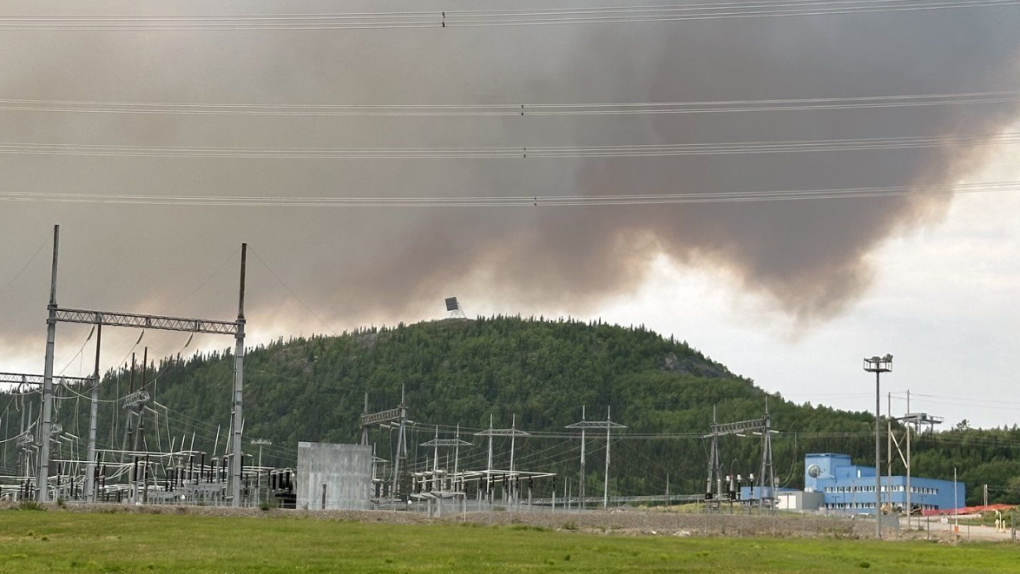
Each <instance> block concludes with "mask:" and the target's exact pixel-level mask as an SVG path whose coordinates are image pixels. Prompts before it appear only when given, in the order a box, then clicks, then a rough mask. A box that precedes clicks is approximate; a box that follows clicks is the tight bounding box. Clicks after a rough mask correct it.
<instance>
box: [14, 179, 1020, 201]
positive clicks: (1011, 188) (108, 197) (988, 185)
mask: <svg viewBox="0 0 1020 574" xmlns="http://www.w3.org/2000/svg"><path fill="white" fill-rule="evenodd" d="M1016 191H1020V181H1002V182H982V183H970V184H957V185H955V186H945V187H938V188H926V189H924V190H918V189H915V188H914V187H912V186H889V187H859V188H843V189H839V188H826V189H813V190H785V191H748V192H702V193H675V194H646V195H591V196H566V195H564V196H557V195H543V196H539V195H535V196H508V197H492V196H464V197H327V196H323V197H269V196H266V197H257V196H247V197H242V196H223V195H220V196H156V195H120V194H74V193H36V192H10V191H0V201H22V202H42V203H72V204H74V203H84V204H110V205H152V206H166V205H178V206H179V205H185V206H200V207H216V206H219V207H303V208H312V207H314V208H322V207H333V208H356V207H373V208H450V207H490V208H505V207H519V208H520V207H584V206H625V205H669V204H720V203H751V202H775V201H800V200H822V199H872V198H894V197H908V196H919V197H921V196H923V197H927V196H932V195H964V194H974V193H1004V192H1016Z"/></svg>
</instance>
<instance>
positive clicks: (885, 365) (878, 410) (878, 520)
mask: <svg viewBox="0 0 1020 574" xmlns="http://www.w3.org/2000/svg"><path fill="white" fill-rule="evenodd" d="M864 370H865V371H867V372H869V373H875V538H878V539H881V538H882V515H881V512H882V467H881V465H882V442H881V435H882V429H881V426H879V421H880V420H881V418H882V395H881V389H880V387H881V380H880V377H881V376H882V373H889V372H892V355H886V356H884V357H878V356H875V357H871V358H870V359H867V358H866V359H864Z"/></svg>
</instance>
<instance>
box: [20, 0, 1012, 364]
mask: <svg viewBox="0 0 1020 574" xmlns="http://www.w3.org/2000/svg"><path fill="white" fill-rule="evenodd" d="M157 4H160V6H157ZM161 4H162V3H154V4H152V5H151V6H150V7H149V9H150V10H151V11H152V12H160V11H165V9H164V7H163V6H162V5H161ZM440 4H443V5H449V4H448V3H440ZM471 4H472V5H475V6H477V4H476V3H471ZM578 4H584V5H590V2H584V3H581V2H578ZM135 5H136V4H134V3H131V4H114V3H106V4H105V6H106V7H107V12H110V11H111V10H112V8H109V7H111V6H118V8H119V9H120V10H132V6H135ZM262 5H263V6H265V10H264V11H265V12H281V11H283V12H296V11H300V10H299V8H298V7H297V5H295V4H293V3H290V2H288V3H280V4H272V3H264V4H262ZM303 5H305V6H307V8H306V10H307V11H309V12H314V11H322V12H329V11H336V10H340V9H341V8H338V7H337V5H336V4H335V3H334V2H318V3H316V2H308V3H303ZM437 5H438V4H437ZM493 5H494V6H498V5H499V4H498V3H493ZM558 5H559V4H558ZM25 6H28V4H25ZM25 6H21V8H22V9H27V8H25ZM237 6H243V7H249V8H243V7H242V8H238V9H242V10H245V9H247V10H250V6H251V4H250V3H248V2H245V3H239V4H237ZM430 6H431V4H430ZM365 7H371V8H372V9H394V10H395V9H406V4H404V3H401V2H387V3H385V4H384V5H380V4H379V3H370V4H360V3H344V4H343V6H342V9H343V10H350V11H357V10H359V9H362V8H365ZM416 7H417V5H416ZM426 7H427V6H426ZM54 9H56V8H54ZM97 9H98V8H97ZM175 9H176V10H180V11H181V12H191V13H198V12H209V10H210V9H209V8H208V7H206V6H204V5H203V4H202V3H198V4H193V5H189V6H178V5H175ZM81 10H83V8H81V7H80V6H78V5H77V4H75V3H69V2H68V3H67V10H65V12H68V11H70V12H80V11H81ZM1018 15H1020V12H1018V11H1017V10H1015V9H1011V8H1002V9H990V10H969V11H968V10H963V11H961V10H955V11H954V10H947V11H936V12H932V13H904V14H891V13H886V14H877V15H863V16H836V17H826V18H789V19H775V20H767V19H764V20H751V21H724V22H688V23H674V24H670V23H665V24H650V25H644V24H639V25H632V24H627V25H624V24H618V25H612V26H580V27H555V26H553V27H536V28H512V29H495V30H492V29H479V30H410V31H407V30H403V31H402V30H397V31H363V32H351V31H346V32H344V31H332V32H321V33H319V32H279V33H272V32H260V33H219V34H199V33H160V34H146V33H137V34H130V33H122V34H105V35H104V34H75V33H59V34H25V33H19V34H2V35H0V52H3V53H5V54H7V55H8V56H7V57H6V58H5V61H6V62H7V63H5V65H4V66H3V68H0V97H6V98H42V99H79V100H84V99H94V100H138V101H184V102H287V103H322V102H327V103H505V102H515V103H516V102H533V103H555V102H564V103H570V102H628V101H630V102H635V101H652V102H654V101H664V100H665V101H678V100H732V99H760V98H790V97H833V96H835V97H848V96H869V95H890V94H913V93H918V94H923V93H948V92H960V91H982V90H993V89H1011V88H1015V87H1017V86H1016V83H1015V78H1016V77H1017V75H1016V74H1017V71H1018V67H1017V56H1018V46H1020V40H1018V39H1017V38H1018V37H1017V35H1016V33H1015V30H1016V29H1017V25H1018V24H1020V17H1018ZM1017 115H1018V109H1017V107H1016V106H1012V105H998V106H971V107H931V108H919V109H908V108H897V109H891V110H857V111H831V112H819V111H805V112H769V113H744V114H714V115H709V116H675V117H673V116H667V117H623V118H620V117H616V118H580V119H578V118H573V119H571V118H544V119H538V118H523V119H521V118H505V119H442V120H436V119H370V120H365V119H314V118H311V119H309V118H271V117H266V118H236V117H233V118H231V117H186V116H169V117H159V116H155V117H143V116H100V115H71V114H64V115H61V114H30V113H10V112H0V133H2V134H3V136H2V137H0V139H2V140H4V141H8V142H25V141H36V142H47V143H54V142H57V143H60V142H67V143H113V144H126V145H142V144H160V145H180V146H198V145H208V146H271V147H291V146H292V147H300V146H308V147H313V146H334V147H343V146H350V147H362V146H383V147H389V146H393V147H396V146H458V147H461V146H471V145H478V146H493V145H501V146H505V145H521V146H524V145H561V146H562V145H585V146H588V145H615V144H646V143H684V142H710V141H718V142H729V141H761V140H794V139H832V138H855V137H891V136H930V135H951V134H957V133H976V132H994V131H997V130H1001V129H1003V128H1004V127H1006V126H1007V125H1009V124H1010V123H1012V122H1013V121H1015V120H1016V118H1017ZM981 157H982V150H980V149H935V150H906V151H882V152H871V151H869V152H835V153H813V154H790V155H783V154H777V155H771V156H753V155H746V156H717V157H687V158H644V159H633V158H631V159H603V160H577V161H573V160H540V159H528V160H453V161H366V162H345V161H337V160H325V161H323V160H317V161H281V160H213V159H191V160H187V159H137V158H134V159H132V158H115V159H95V158H71V157H11V156H0V174H2V179H0V182H2V184H0V188H3V189H5V190H12V191H40V192H42V191H72V192H83V193H86V192H91V193H95V192H107V191H109V192H117V193H128V192H131V193H150V194H168V195H169V194H224V193H229V194H237V195H274V196H276V195H294V196H297V195H300V196H308V195H359V196H363V195H386V196H390V195H412V196H433V195H443V196H447V195H482V194H484V195H493V196H497V195H548V194H571V195H578V194H586V195H598V194H625V193H635V194H636V193H642V194H647V193H656V192H661V193H677V192H685V191H690V192H702V191H753V190H773V189H814V188H840V187H860V186H871V185H882V186H885V185H912V186H914V187H915V188H916V189H917V190H918V192H919V193H918V195H917V196H915V197H911V198H896V199H882V200H867V201H859V200H856V201H855V200H848V201H844V200H839V201H835V200H827V201H804V202H786V203H769V204H764V203H755V204H736V205H701V206H691V205H680V206H665V207H663V206H658V207H620V208H607V207H586V208H577V209H568V208H548V209H545V208H543V209H521V210H507V211H485V210H470V209H459V210H438V209H435V210H430V209H421V210H405V211H399V210H391V211H385V210H377V209H369V210H363V211H341V210H334V211H329V210H319V211H301V210H286V211H278V212H271V211H268V210H264V209H254V208H253V209H237V210H233V209H227V208H222V209H211V210H205V211H200V210H198V209H197V208H186V207H174V208H155V207H149V208H146V207H109V206H106V207H104V206H78V207H69V206H53V205H44V204H22V205H15V204H0V241H2V242H3V245H4V248H3V250H2V252H0V269H2V270H4V271H3V273H0V281H2V280H4V279H5V278H6V277H9V276H10V274H11V273H13V270H14V269H16V268H17V267H18V266H19V264H20V263H21V262H23V261H24V260H25V258H26V257H27V256H28V255H30V254H31V252H32V251H33V250H34V248H35V247H36V246H37V245H38V242H39V241H40V240H41V239H42V236H43V235H44V234H45V232H46V230H47V227H48V226H49V225H51V224H52V223H53V222H61V223H62V224H63V225H64V234H65V246H64V251H63V265H62V270H61V274H62V278H63V279H62V283H61V294H62V296H61V303H62V304H66V305H82V306H88V307H97V308H112V309H143V310H147V311H153V312H158V311H163V310H164V308H165V307H166V306H169V305H172V304H173V303H174V302H175V301H176V300H178V299H179V298H180V297H181V296H183V295H184V294H187V293H188V292H190V291H191V290H192V289H194V287H196V286H197V285H198V284H199V283H201V281H202V280H203V279H204V278H205V277H206V276H207V275H208V274H209V273H211V272H212V271H213V270H215V269H216V267H217V266H218V265H219V264H220V263H221V262H222V261H223V260H224V259H225V258H226V257H227V256H228V255H229V254H230V253H231V252H232V251H233V250H234V249H235V248H236V245H237V244H238V243H240V241H242V240H247V241H249V242H250V243H251V244H252V246H253V247H254V248H255V249H256V251H257V252H258V253H259V254H260V255H261V256H262V257H263V258H264V259H265V260H266V261H267V262H269V263H270V265H271V266H272V267H273V270H274V271H275V272H276V273H277V274H278V275H280V276H281V277H283V278H285V280H286V281H287V282H288V283H289V284H290V286H291V287H292V288H294V289H295V290H296V291H297V292H298V293H299V294H300V295H301V296H302V298H304V299H305V300H306V301H308V302H309V303H310V304H311V305H312V306H313V307H314V308H315V310H316V312H317V314H319V315H320V316H321V317H323V319H325V321H326V322H328V323H330V324H331V325H333V326H334V327H335V328H342V327H347V326H352V325H355V324H357V323H358V322H360V321H395V320H401V319H409V318H416V317H420V316H422V315H433V313H431V312H430V311H429V310H431V309H433V308H435V306H436V305H437V304H438V301H439V299H441V297H443V296H446V295H448V294H452V293H469V294H472V295H473V296H474V297H476V298H480V297H485V298H487V299H489V300H491V301H497V302H498V303H499V306H502V307H504V308H506V309H507V310H512V309H522V310H525V311H531V310H541V309H544V308H556V309H563V308H566V309H570V310H577V311H583V310H590V309H593V308H595V306H596V305H597V304H598V302H599V301H600V300H601V299H602V298H604V297H606V296H609V295H613V294H619V293H626V292H628V291H629V290H631V289H633V288H634V287H635V286H636V285H637V284H638V283H639V282H640V281H641V279H642V277H643V273H644V272H645V270H646V269H647V263H648V262H649V261H650V260H652V259H653V258H654V257H655V256H656V255H658V254H660V253H665V254H667V255H668V256H669V257H671V258H673V259H674V260H676V261H680V262H686V263H690V264H693V265H699V266H712V267H715V268H720V269H724V270H726V271H727V272H729V274H730V276H732V277H733V278H734V280H735V281H737V282H738V283H739V286H740V287H741V288H742V289H745V290H747V291H750V292H754V293H760V294H764V295H765V296H767V297H768V298H770V299H771V300H772V301H774V303H775V305H776V306H777V308H779V309H781V310H783V311H784V312H785V313H787V314H788V315H790V316H791V317H793V318H794V319H795V320H797V321H798V322H800V323H801V324H805V325H806V324H810V323H811V322H812V321H817V320H824V319H825V318H828V317H831V316H833V315H835V314H837V313H839V312H840V311H842V310H843V309H845V308H846V306H847V305H848V304H850V303H852V302H853V301H854V300H855V298H856V297H857V296H859V294H860V293H861V292H862V290H863V289H865V288H867V286H868V284H869V281H870V279H871V278H872V276H873V275H874V273H875V272H876V270H875V269H873V268H872V267H871V266H870V264H869V263H868V259H867V256H868V254H869V253H870V252H871V251H872V250H873V249H874V248H875V247H876V246H877V245H879V244H881V242H882V241H883V240H884V239H886V238H888V237H889V236H890V235H891V234H893V233H895V232H896V231H897V230H900V229H903V228H908V227H910V226H912V225H916V224H918V223H919V222H924V221H932V220H937V218H938V217H939V214H940V213H941V212H942V210H944V209H945V207H946V206H947V204H948V202H949V201H950V199H949V198H947V197H945V196H942V195H935V194H931V193H926V192H925V190H926V189H930V188H932V187H937V186H941V185H945V184H948V183H952V182H954V181H955V180H956V179H958V178H959V177H961V176H963V175H965V174H966V173H967V172H968V171H969V170H970V169H972V168H973V166H975V165H979V164H980V160H981ZM43 259H45V257H43ZM44 267H45V264H44V263H42V264H40V263H39V262H37V264H36V265H35V266H34V267H32V268H31V270H30V272H29V273H28V275H27V276H26V278H24V279H23V280H19V282H18V283H16V284H15V285H14V286H12V288H11V289H10V290H9V291H8V292H6V293H4V294H3V295H0V298H2V301H0V342H3V341H6V344H7V345H8V349H10V348H11V346H12V345H14V344H15V341H18V342H19V343H18V344H20V342H23V341H24V337H26V336H31V337H32V339H31V341H32V342H31V343H30V344H31V345H38V348H39V349H40V350H41V343H40V342H39V340H38V338H39V335H41V331H42V329H41V326H42V322H43V317H44V315H43V310H44V307H45V281H46V278H45V274H46V271H45V269H44ZM251 267H252V289H251V295H250V306H251V309H252V311H251V315H253V317H255V319H253V323H257V321H258V318H262V319H263V321H262V324H263V325H272V327H271V328H274V329H276V328H278V329H279V330H281V331H282V330H285V329H291V330H295V331H303V332H305V333H308V332H310V331H323V330H325V328H323V327H322V325H321V323H319V321H318V320H315V319H313V318H311V317H309V316H308V314H307V313H305V312H304V311H303V310H302V309H300V308H299V307H295V306H294V305H293V303H290V304H286V303H285V300H286V299H287V298H288V296H287V294H286V292H285V291H284V290H282V289H281V288H280V287H279V285H278V284H276V282H275V280H274V279H273V278H272V276H270V275H269V274H268V273H266V272H265V271H264V270H263V269H261V268H260V267H259V265H258V264H257V263H253V264H252V266H251ZM877 271H880V270H877ZM233 273H234V267H233V265H231V266H230V267H229V268H228V270H226V271H224V272H223V274H222V275H220V276H218V277H217V278H216V280H214V281H212V282H210V284H209V286H208V287H206V288H205V289H204V290H203V291H202V292H200V294H199V295H198V296H196V297H192V298H190V299H189V300H187V301H186V302H185V303H183V304H181V305H180V306H178V307H176V308H175V309H174V312H176V313H180V314H189V315H213V316H225V317H229V316H230V314H231V310H232V305H233V303H232V300H233V297H234V294H233V290H234V289H235V288H236V287H235V285H234V279H233ZM469 310H470V309H469ZM274 321H275V322H274ZM266 328H267V329H269V328H270V327H266ZM281 334H282V333H281ZM167 345H168V346H172V345H170V343H167ZM19 348H20V347H19ZM33 348H34V347H33ZM0 360H2V358H0Z"/></svg>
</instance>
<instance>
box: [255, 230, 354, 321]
mask: <svg viewBox="0 0 1020 574" xmlns="http://www.w3.org/2000/svg"><path fill="white" fill-rule="evenodd" d="M249 250H250V251H251V254H252V255H254V256H255V259H257V260H258V262H259V263H261V264H262V266H263V267H265V268H266V271H268V272H269V274H270V275H272V276H273V279H276V281H277V282H278V283H279V284H280V285H283V288H284V289H286V290H287V292H288V293H290V294H291V296H292V297H294V298H295V299H297V302H298V303H301V306H302V307H304V308H305V311H308V313H309V314H310V315H311V316H312V317H315V319H316V320H317V321H319V323H320V324H321V325H322V326H323V327H325V328H326V330H327V331H329V332H330V333H332V334H333V335H334V336H336V329H333V327H331V326H330V325H329V324H328V323H326V322H325V321H324V320H323V319H322V317H320V316H319V315H318V314H317V313H316V312H315V311H312V308H311V307H309V306H308V304H307V303H305V301H304V299H302V298H301V297H298V295H297V293H295V292H294V290H293V289H291V288H290V286H289V285H287V284H286V283H284V281H283V279H280V276H279V275H277V274H276V272H275V271H273V270H272V268H270V267H269V264H268V263H266V261H265V260H264V259H262V257H261V256H259V254H258V253H257V252H256V251H255V249H253V248H251V247H249Z"/></svg>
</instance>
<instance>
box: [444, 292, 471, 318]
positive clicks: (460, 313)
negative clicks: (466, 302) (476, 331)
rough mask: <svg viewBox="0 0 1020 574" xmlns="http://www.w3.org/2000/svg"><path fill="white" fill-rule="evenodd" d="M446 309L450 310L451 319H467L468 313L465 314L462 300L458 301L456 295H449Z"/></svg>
mask: <svg viewBox="0 0 1020 574" xmlns="http://www.w3.org/2000/svg"><path fill="white" fill-rule="evenodd" d="M446 310H447V311H449V312H450V318H451V319H467V315H465V314H464V308H463V307H461V306H460V302H459V301H457V298H456V297H447V299H446Z"/></svg>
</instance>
